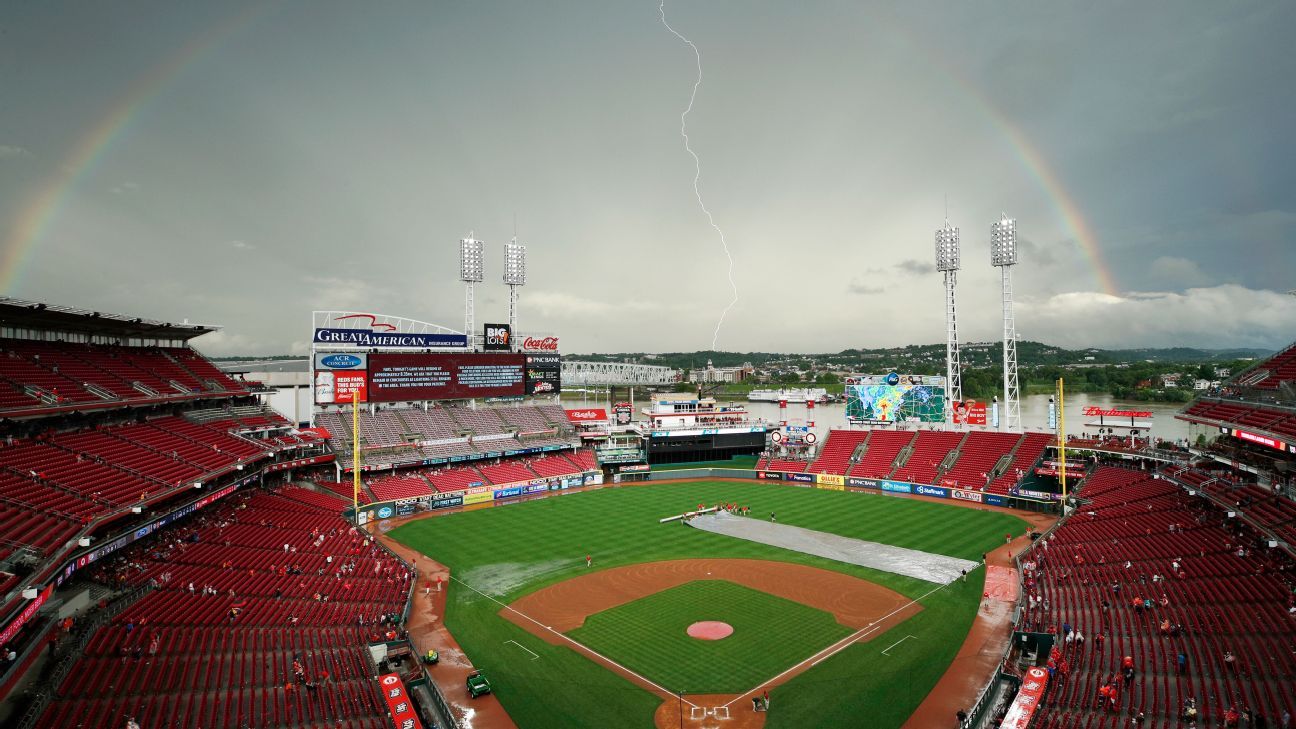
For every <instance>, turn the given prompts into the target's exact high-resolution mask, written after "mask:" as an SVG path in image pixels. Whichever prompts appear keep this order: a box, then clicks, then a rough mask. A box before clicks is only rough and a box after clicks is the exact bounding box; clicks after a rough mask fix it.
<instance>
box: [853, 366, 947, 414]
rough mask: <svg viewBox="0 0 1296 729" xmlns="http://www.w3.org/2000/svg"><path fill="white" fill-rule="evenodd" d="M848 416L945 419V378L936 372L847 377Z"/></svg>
mask: <svg viewBox="0 0 1296 729" xmlns="http://www.w3.org/2000/svg"><path fill="white" fill-rule="evenodd" d="M845 384H846V419H847V420H849V421H853V422H870V423H896V422H901V423H903V422H922V423H941V422H944V421H945V378H944V377H940V376H936V375H898V374H896V373H894V372H892V373H890V374H887V375H852V376H850V377H847V378H846V381H845Z"/></svg>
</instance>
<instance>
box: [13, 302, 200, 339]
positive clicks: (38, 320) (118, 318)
mask: <svg viewBox="0 0 1296 729" xmlns="http://www.w3.org/2000/svg"><path fill="white" fill-rule="evenodd" d="M0 327H6V328H7V327H14V328H18V329H38V330H49V331H59V332H75V333H82V334H93V335H106V336H119V337H142V338H146V339H176V340H182V341H188V340H190V339H193V338H194V337H199V336H202V335H204V334H207V333H208V332H214V331H216V330H218V329H220V327H219V326H215V325H210V324H190V323H188V322H187V321H186V322H184V323H181V324H173V323H171V322H164V321H157V320H154V319H144V318H141V317H132V316H128V315H125V314H107V313H104V312H101V311H89V310H86V309H77V308H74V307H71V306H55V305H53V304H45V303H41V302H37V301H24V300H22V299H12V298H9V297H7V296H0Z"/></svg>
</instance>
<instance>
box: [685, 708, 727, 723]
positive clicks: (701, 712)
mask: <svg viewBox="0 0 1296 729" xmlns="http://www.w3.org/2000/svg"><path fill="white" fill-rule="evenodd" d="M689 718H690V719H692V720H693V721H701V720H702V719H707V718H711V719H719V720H721V721H723V720H725V719H728V718H729V707H728V706H694V707H692V708H690V709H689Z"/></svg>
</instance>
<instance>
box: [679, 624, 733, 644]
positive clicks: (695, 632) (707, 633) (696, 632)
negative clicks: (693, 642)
mask: <svg viewBox="0 0 1296 729" xmlns="http://www.w3.org/2000/svg"><path fill="white" fill-rule="evenodd" d="M688 634H689V637H690V638H697V639H698V640H720V639H721V638H728V637H729V636H731V635H733V626H732V625H730V624H729V623H721V622H719V621H717V620H703V621H702V622H700V623H693V624H692V625H690V626H688Z"/></svg>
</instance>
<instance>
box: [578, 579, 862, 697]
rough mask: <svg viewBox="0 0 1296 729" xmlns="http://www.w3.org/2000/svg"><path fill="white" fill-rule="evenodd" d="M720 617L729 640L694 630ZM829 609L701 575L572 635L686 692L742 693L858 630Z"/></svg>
mask: <svg viewBox="0 0 1296 729" xmlns="http://www.w3.org/2000/svg"><path fill="white" fill-rule="evenodd" d="M699 620H719V621H721V622H724V623H728V624H729V625H731V626H732V627H733V629H734V632H733V635H730V636H729V637H728V638H724V639H722V640H698V639H697V638H691V637H689V635H688V633H687V632H686V631H687V629H688V626H689V625H691V624H693V623H695V622H697V621H699ZM851 632H852V631H851V630H850V628H847V627H846V626H844V625H842V624H841V623H838V622H837V621H836V620H835V619H833V616H832V615H829V614H828V613H826V612H823V611H822V610H818V609H816V608H812V607H809V606H807V605H802V604H801V603H798V602H793V601H792V600H787V599H784V598H781V597H776V596H774V595H770V594H768V593H764V592H759V591H757V590H753V589H751V588H748V587H743V586H742V585H736V584H734V583H732V582H728V581H725V580H699V581H696V582H689V583H686V584H683V585H680V586H678V587H672V588H670V589H668V590H663V591H661V592H659V593H656V594H654V595H649V596H648V597H644V598H641V599H639V600H635V601H634V602H631V603H627V604H625V605H621V606H619V607H615V608H612V609H610V610H604V611H603V612H601V613H597V614H594V615H591V616H589V617H588V618H586V620H585V625H583V626H581V627H579V628H577V629H575V630H571V631H568V632H567V634H568V635H570V636H571V637H572V638H573V639H575V640H577V641H579V642H580V643H582V644H584V645H586V646H589V647H590V648H593V649H594V650H595V651H597V652H599V653H602V654H603V655H605V656H608V657H609V658H611V659H613V660H615V661H616V662H618V663H620V664H621V665H623V666H625V667H627V668H629V669H631V670H633V671H635V672H636V673H639V674H640V675H642V676H644V677H646V678H648V679H651V680H652V681H654V682H656V683H657V684H659V685H661V686H665V687H667V688H670V689H673V690H675V691H679V692H683V693H695V694H719V693H735V694H736V693H740V692H742V691H746V690H747V689H750V688H751V687H753V686H756V685H757V684H759V683H760V682H761V681H764V680H765V679H768V678H769V677H771V676H774V675H776V674H778V673H779V672H780V671H782V670H784V669H786V668H788V667H789V666H792V665H794V664H796V663H798V662H800V661H802V660H804V659H805V658H806V657H807V656H810V655H812V654H814V653H815V652H816V651H818V650H819V649H821V648H824V647H826V646H828V645H831V644H832V643H833V642H835V641H837V640H840V639H841V638H845V637H846V636H848V635H850V634H851Z"/></svg>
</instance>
